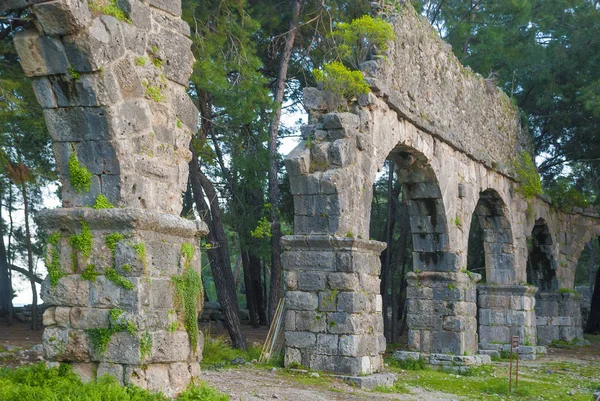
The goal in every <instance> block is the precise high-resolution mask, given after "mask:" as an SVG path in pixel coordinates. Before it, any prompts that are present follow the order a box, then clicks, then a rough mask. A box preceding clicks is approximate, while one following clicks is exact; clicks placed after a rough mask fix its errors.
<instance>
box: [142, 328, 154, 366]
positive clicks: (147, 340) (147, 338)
mask: <svg viewBox="0 0 600 401" xmlns="http://www.w3.org/2000/svg"><path fill="white" fill-rule="evenodd" d="M151 352H152V334H150V333H148V332H145V333H144V334H142V336H141V337H140V355H141V356H142V360H145V359H146V358H147V357H148V356H150V353H151Z"/></svg>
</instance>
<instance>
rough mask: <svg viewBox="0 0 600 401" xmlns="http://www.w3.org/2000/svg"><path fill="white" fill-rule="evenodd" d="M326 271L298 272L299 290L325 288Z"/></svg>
mask: <svg viewBox="0 0 600 401" xmlns="http://www.w3.org/2000/svg"><path fill="white" fill-rule="evenodd" d="M326 278H327V273H326V272H317V271H302V272H299V274H298V289H299V290H301V291H319V290H324V289H325V283H326Z"/></svg>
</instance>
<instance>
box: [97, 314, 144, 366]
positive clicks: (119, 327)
mask: <svg viewBox="0 0 600 401" xmlns="http://www.w3.org/2000/svg"><path fill="white" fill-rule="evenodd" d="M124 314H125V312H124V311H123V310H122V309H119V308H113V309H111V310H110V312H109V314H108V317H109V323H108V324H109V327H108V328H96V329H88V330H86V333H87V335H88V338H89V340H90V344H91V346H92V349H93V350H94V352H97V353H99V354H100V355H102V354H104V353H105V352H106V349H107V348H108V344H109V343H110V339H111V337H112V336H113V334H115V333H118V332H120V331H126V332H128V333H129V334H134V333H135V332H136V327H135V325H134V324H133V322H131V321H128V320H126V319H125V318H124V317H123V315H124Z"/></svg>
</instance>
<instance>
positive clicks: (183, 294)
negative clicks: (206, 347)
mask: <svg viewBox="0 0 600 401" xmlns="http://www.w3.org/2000/svg"><path fill="white" fill-rule="evenodd" d="M184 257H185V255H184ZM171 281H172V283H173V285H174V287H175V293H174V294H175V304H176V305H177V307H178V309H179V311H180V312H181V314H182V315H183V326H184V327H185V330H186V331H187V333H188V336H189V341H190V346H191V347H192V350H193V351H194V352H196V351H197V349H198V338H199V333H198V312H199V310H200V308H201V303H202V300H203V297H204V294H203V291H202V277H200V275H199V274H198V272H196V271H195V270H194V269H193V268H191V267H189V266H188V267H186V268H185V269H184V271H183V274H181V275H180V276H173V277H171Z"/></svg>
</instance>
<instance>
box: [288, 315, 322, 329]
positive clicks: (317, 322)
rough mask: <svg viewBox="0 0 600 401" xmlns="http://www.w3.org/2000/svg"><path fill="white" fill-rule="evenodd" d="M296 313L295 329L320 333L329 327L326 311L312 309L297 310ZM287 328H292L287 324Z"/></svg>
mask: <svg viewBox="0 0 600 401" xmlns="http://www.w3.org/2000/svg"><path fill="white" fill-rule="evenodd" d="M290 312H293V311H290ZM295 315H296V322H295V325H294V327H295V330H298V331H310V332H313V333H320V332H325V331H326V329H327V318H326V315H325V313H322V312H312V311H297V312H295ZM286 330H290V328H288V327H287V326H286Z"/></svg>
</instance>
